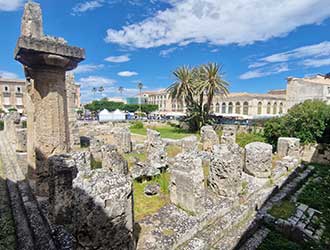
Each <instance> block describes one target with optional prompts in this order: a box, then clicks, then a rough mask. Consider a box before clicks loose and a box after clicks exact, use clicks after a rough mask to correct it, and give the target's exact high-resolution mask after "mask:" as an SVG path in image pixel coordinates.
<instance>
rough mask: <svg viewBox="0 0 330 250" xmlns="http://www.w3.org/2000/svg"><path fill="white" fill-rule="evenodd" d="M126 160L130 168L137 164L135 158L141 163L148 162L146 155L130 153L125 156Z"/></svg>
mask: <svg viewBox="0 0 330 250" xmlns="http://www.w3.org/2000/svg"><path fill="white" fill-rule="evenodd" d="M123 156H124V158H125V160H126V161H127V163H128V168H132V167H133V165H134V162H135V158H137V159H138V160H139V161H140V162H145V161H146V160H147V154H146V153H134V152H133V153H128V154H124V155H123Z"/></svg>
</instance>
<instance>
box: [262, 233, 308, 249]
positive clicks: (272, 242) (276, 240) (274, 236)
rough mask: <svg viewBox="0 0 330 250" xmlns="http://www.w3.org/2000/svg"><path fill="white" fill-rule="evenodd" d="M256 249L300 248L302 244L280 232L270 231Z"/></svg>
mask: <svg viewBox="0 0 330 250" xmlns="http://www.w3.org/2000/svg"><path fill="white" fill-rule="evenodd" d="M257 249H258V250H302V246H301V245H298V244H297V243H294V242H292V241H289V240H288V239H286V238H285V237H284V236H282V235H281V234H279V233H277V232H275V231H271V232H270V233H269V234H268V236H267V237H266V239H265V240H264V241H263V242H262V244H261V245H260V246H259V247H258V248H257Z"/></svg>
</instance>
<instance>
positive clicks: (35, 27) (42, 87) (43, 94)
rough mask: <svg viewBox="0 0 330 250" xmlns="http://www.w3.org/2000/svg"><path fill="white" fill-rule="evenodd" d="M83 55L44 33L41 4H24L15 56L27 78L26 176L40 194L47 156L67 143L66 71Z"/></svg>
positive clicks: (44, 190) (63, 149) (64, 148)
mask: <svg viewBox="0 0 330 250" xmlns="http://www.w3.org/2000/svg"><path fill="white" fill-rule="evenodd" d="M84 58H85V51H84V50H83V49H80V48H77V47H70V46H68V45H67V44H66V42H65V41H64V40H63V39H59V38H54V37H49V36H45V35H44V33H43V26H42V14H41V8H40V5H39V4H36V3H33V2H29V3H27V4H26V6H25V9H24V15H23V19H22V26H21V36H20V37H19V39H18V41H17V45H16V49H15V59H16V60H18V61H19V62H20V63H22V64H23V66H24V72H25V76H26V79H27V81H28V98H27V99H28V104H27V108H28V110H27V113H28V121H27V124H28V133H27V136H28V141H29V143H28V164H29V177H30V179H31V180H32V179H35V180H36V192H37V194H38V195H41V196H47V195H48V184H47V183H48V177H49V173H48V167H47V164H46V163H47V158H48V157H49V156H51V155H53V154H59V153H65V152H67V151H68V149H69V146H70V131H69V119H68V103H67V90H66V83H65V74H66V71H68V70H72V69H74V68H76V67H77V65H78V63H79V62H80V61H82V60H84Z"/></svg>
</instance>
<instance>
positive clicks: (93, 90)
mask: <svg viewBox="0 0 330 250" xmlns="http://www.w3.org/2000/svg"><path fill="white" fill-rule="evenodd" d="M96 91H97V88H95V87H94V88H92V92H93V96H94V99H95V94H96Z"/></svg>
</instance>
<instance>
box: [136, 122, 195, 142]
mask: <svg viewBox="0 0 330 250" xmlns="http://www.w3.org/2000/svg"><path fill="white" fill-rule="evenodd" d="M148 128H150V129H153V130H156V131H158V132H159V133H160V136H161V137H162V138H169V139H182V138H184V137H186V136H189V135H193V134H192V133H189V132H187V131H186V130H183V129H181V128H178V127H173V126H170V125H164V126H159V127H148ZM130 131H131V133H133V134H138V135H147V128H145V127H140V126H139V127H136V126H134V125H133V126H131V127H130Z"/></svg>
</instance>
